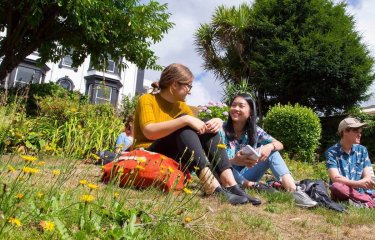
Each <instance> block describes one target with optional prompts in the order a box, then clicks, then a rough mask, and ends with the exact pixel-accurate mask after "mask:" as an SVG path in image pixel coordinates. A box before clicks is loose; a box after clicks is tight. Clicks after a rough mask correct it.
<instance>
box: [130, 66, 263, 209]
mask: <svg viewBox="0 0 375 240" xmlns="http://www.w3.org/2000/svg"><path fill="white" fill-rule="evenodd" d="M193 79H194V77H193V74H192V73H191V71H190V70H189V69H188V68H187V67H185V66H184V65H182V64H177V63H174V64H171V65H169V66H168V67H166V68H165V69H164V70H163V72H162V74H161V76H160V81H159V83H158V84H154V88H157V89H158V91H153V93H154V94H152V93H148V94H144V95H142V96H141V97H140V98H139V100H138V104H137V110H136V113H135V121H134V122H135V124H134V139H135V140H134V141H135V147H136V148H141V147H143V148H145V149H147V150H149V151H152V152H158V153H161V154H164V155H166V156H168V157H170V158H173V159H176V160H180V161H181V162H182V163H183V164H184V165H185V166H186V167H187V168H188V169H189V170H191V171H192V170H196V171H197V175H198V177H199V179H200V181H201V183H202V185H203V189H204V191H205V193H206V194H212V193H218V194H221V195H224V196H226V197H227V199H228V201H229V202H230V203H231V204H233V205H236V204H243V203H248V202H251V203H252V204H254V205H258V204H260V203H261V202H260V200H259V199H256V198H253V197H250V196H249V195H247V194H246V193H245V192H244V191H243V189H242V188H240V187H239V185H237V183H236V181H235V179H234V177H233V172H232V166H231V164H230V162H229V159H228V156H227V154H226V151H225V148H224V149H222V148H220V147H219V146H220V144H221V142H220V136H219V134H218V132H219V130H220V129H221V127H222V121H221V120H220V119H211V120H209V121H207V122H203V121H201V120H200V119H198V118H196V117H194V116H193V113H192V111H191V109H190V108H189V107H188V106H187V104H186V103H185V98H186V96H187V95H188V94H189V93H190V90H191V88H192V87H193V85H192V82H193ZM154 90H155V89H154ZM218 145H219V146H218ZM211 169H212V171H211ZM212 172H214V174H213V173H212ZM214 175H215V176H217V178H218V179H216V177H215V176H214ZM218 180H219V181H220V183H221V184H220V183H219V181H218ZM221 186H223V187H221Z"/></svg>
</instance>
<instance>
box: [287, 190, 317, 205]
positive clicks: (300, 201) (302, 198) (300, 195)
mask: <svg viewBox="0 0 375 240" xmlns="http://www.w3.org/2000/svg"><path fill="white" fill-rule="evenodd" d="M293 197H294V201H295V204H296V206H297V207H301V208H312V207H315V206H316V205H318V203H317V202H315V201H314V200H312V199H311V198H310V197H309V196H308V195H307V194H306V193H305V192H304V191H302V189H301V187H299V186H297V188H296V191H295V192H293Z"/></svg>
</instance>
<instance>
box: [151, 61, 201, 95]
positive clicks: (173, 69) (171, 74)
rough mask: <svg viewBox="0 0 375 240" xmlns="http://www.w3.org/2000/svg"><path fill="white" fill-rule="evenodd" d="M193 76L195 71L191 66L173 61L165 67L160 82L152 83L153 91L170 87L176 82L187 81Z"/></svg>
mask: <svg viewBox="0 0 375 240" xmlns="http://www.w3.org/2000/svg"><path fill="white" fill-rule="evenodd" d="M193 77H194V76H193V73H192V72H191V71H190V69H189V68H187V67H186V66H184V65H182V64H180V63H172V64H171V65H169V66H167V67H166V68H164V70H163V72H162V73H161V76H160V80H159V82H153V83H152V85H151V86H152V88H153V90H152V92H156V91H157V90H160V89H165V88H168V87H169V86H171V85H172V84H173V83H174V82H179V83H187V82H189V81H190V80H191V79H192V78H193Z"/></svg>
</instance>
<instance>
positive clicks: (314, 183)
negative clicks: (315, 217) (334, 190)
mask: <svg viewBox="0 0 375 240" xmlns="http://www.w3.org/2000/svg"><path fill="white" fill-rule="evenodd" d="M298 185H299V186H301V188H302V189H304V191H305V193H306V194H307V195H309V197H310V198H311V199H312V200H314V201H316V202H317V203H318V204H319V205H320V206H323V207H326V208H329V209H333V210H336V211H339V212H345V208H344V206H342V205H341V204H339V203H336V202H334V201H332V199H331V198H330V197H329V195H328V192H327V188H326V186H325V182H324V181H323V180H311V179H305V180H302V181H300V183H299V184H298Z"/></svg>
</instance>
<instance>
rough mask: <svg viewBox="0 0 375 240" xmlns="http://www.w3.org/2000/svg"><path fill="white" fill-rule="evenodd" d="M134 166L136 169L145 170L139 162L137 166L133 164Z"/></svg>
mask: <svg viewBox="0 0 375 240" xmlns="http://www.w3.org/2000/svg"><path fill="white" fill-rule="evenodd" d="M135 168H136V169H138V170H141V171H142V170H145V168H144V167H142V166H141V165H139V164H138V165H137V166H135Z"/></svg>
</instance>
